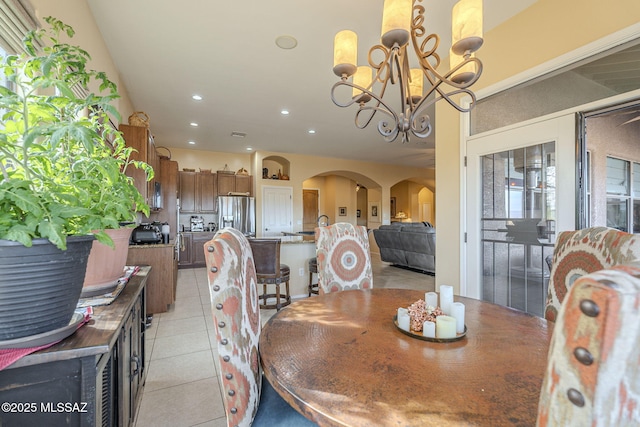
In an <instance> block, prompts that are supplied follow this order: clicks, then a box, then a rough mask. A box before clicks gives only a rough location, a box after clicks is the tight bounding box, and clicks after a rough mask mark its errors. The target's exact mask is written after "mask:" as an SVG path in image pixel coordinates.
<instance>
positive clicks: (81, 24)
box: [30, 0, 134, 123]
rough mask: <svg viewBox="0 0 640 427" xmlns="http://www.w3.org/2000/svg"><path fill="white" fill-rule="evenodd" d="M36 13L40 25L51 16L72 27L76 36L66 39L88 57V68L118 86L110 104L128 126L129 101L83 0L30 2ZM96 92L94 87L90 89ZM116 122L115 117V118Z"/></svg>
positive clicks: (38, 0) (39, 0) (130, 110)
mask: <svg viewBox="0 0 640 427" xmlns="http://www.w3.org/2000/svg"><path fill="white" fill-rule="evenodd" d="M30 2H31V4H32V5H33V8H34V10H35V12H36V16H37V17H38V19H39V20H40V22H41V23H43V24H44V25H46V23H45V22H44V20H43V19H42V18H45V17H47V16H54V17H56V18H57V19H59V20H60V21H62V22H64V23H65V24H67V25H69V26H71V27H73V29H74V31H75V36H74V37H73V38H72V39H71V40H68V41H69V42H70V43H71V44H73V45H77V46H80V47H81V48H83V49H84V50H86V51H87V52H89V54H90V55H91V61H90V62H89V64H88V68H90V69H94V70H98V71H104V72H105V73H106V74H107V76H108V77H109V79H110V80H111V81H112V82H114V83H115V84H116V85H117V86H118V92H119V94H120V96H121V98H120V99H118V100H116V101H114V103H113V105H114V107H115V108H116V110H118V111H119V112H120V114H121V115H122V120H121V121H122V122H123V123H127V118H128V117H129V115H131V113H133V111H134V110H133V106H132V105H131V101H130V100H129V95H128V93H127V88H126V87H125V85H124V83H123V82H122V79H121V78H120V74H119V73H118V70H117V69H116V67H115V65H114V63H113V61H112V60H111V55H110V54H109V51H108V50H107V46H106V45H105V44H104V40H103V39H102V35H101V34H100V31H99V30H98V26H97V25H96V22H95V21H94V19H93V15H92V14H91V11H90V10H89V6H88V5H87V2H86V1H85V0H66V1H51V0H30ZM90 89H91V90H93V91H97V90H98V88H97V87H91V88H90ZM114 120H115V118H114Z"/></svg>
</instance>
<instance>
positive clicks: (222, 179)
mask: <svg viewBox="0 0 640 427" xmlns="http://www.w3.org/2000/svg"><path fill="white" fill-rule="evenodd" d="M216 180H217V182H218V193H217V195H218V196H226V195H228V194H229V193H249V195H252V185H251V184H252V181H251V175H235V174H225V173H217V174H216Z"/></svg>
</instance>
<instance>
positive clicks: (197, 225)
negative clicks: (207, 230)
mask: <svg viewBox="0 0 640 427" xmlns="http://www.w3.org/2000/svg"><path fill="white" fill-rule="evenodd" d="M191 231H204V218H202V217H201V216H195V215H194V216H192V217H191Z"/></svg>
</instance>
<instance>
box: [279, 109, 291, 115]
mask: <svg viewBox="0 0 640 427" xmlns="http://www.w3.org/2000/svg"><path fill="white" fill-rule="evenodd" d="M280 114H282V115H283V116H288V115H289V110H282V111H280Z"/></svg>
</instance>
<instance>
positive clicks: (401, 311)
mask: <svg viewBox="0 0 640 427" xmlns="http://www.w3.org/2000/svg"><path fill="white" fill-rule="evenodd" d="M410 325H411V318H410V317H409V310H407V309H406V308H402V307H400V308H398V326H399V327H400V329H403V330H405V331H407V332H409V330H410V329H411V326H410Z"/></svg>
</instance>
